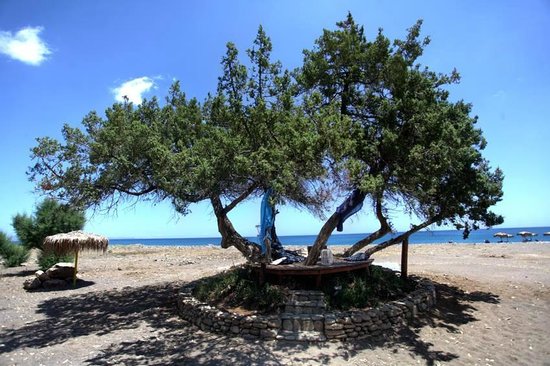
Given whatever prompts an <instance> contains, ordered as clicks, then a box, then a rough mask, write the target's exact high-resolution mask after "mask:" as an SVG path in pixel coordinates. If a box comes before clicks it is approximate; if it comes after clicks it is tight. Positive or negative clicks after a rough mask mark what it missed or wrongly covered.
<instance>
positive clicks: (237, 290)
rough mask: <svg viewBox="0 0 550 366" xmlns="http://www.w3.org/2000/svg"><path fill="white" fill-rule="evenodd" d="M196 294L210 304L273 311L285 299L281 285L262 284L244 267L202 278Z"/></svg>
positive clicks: (195, 290) (195, 291) (194, 292)
mask: <svg viewBox="0 0 550 366" xmlns="http://www.w3.org/2000/svg"><path fill="white" fill-rule="evenodd" d="M193 296H195V297H196V298H197V299H199V300H201V301H204V302H208V303H210V304H215V305H221V306H227V307H238V306H240V307H243V308H245V309H250V310H261V311H273V310H275V309H277V308H279V307H280V306H282V305H283V300H284V292H283V290H282V289H281V287H278V286H274V285H269V284H265V285H264V286H259V285H258V284H257V282H256V279H255V278H254V276H253V275H252V273H251V271H250V270H249V269H246V268H242V267H239V268H236V269H232V270H230V271H227V272H223V273H221V274H219V275H216V276H213V277H209V278H207V279H204V280H202V281H200V282H199V283H198V284H197V286H196V287H195V289H194V290H193Z"/></svg>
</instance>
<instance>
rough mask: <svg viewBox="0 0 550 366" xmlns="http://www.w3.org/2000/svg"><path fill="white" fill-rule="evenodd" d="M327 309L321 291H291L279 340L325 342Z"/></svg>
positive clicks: (278, 336) (283, 316)
mask: <svg viewBox="0 0 550 366" xmlns="http://www.w3.org/2000/svg"><path fill="white" fill-rule="evenodd" d="M326 308H327V304H326V302H325V294H324V293H323V292H321V291H291V293H290V296H289V298H288V300H287V301H286V303H285V312H284V313H282V314H281V320H282V329H281V330H280V331H279V334H278V335H277V339H284V340H287V341H324V340H326V338H325V336H324V335H323V330H324V325H323V324H324V316H323V314H324V313H325V311H326Z"/></svg>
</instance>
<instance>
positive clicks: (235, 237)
mask: <svg viewBox="0 0 550 366" xmlns="http://www.w3.org/2000/svg"><path fill="white" fill-rule="evenodd" d="M210 202H211V203H212V207H213V208H214V214H215V215H216V218H217V221H218V231H219V233H220V234H221V236H222V242H221V247H222V248H224V249H227V248H229V247H231V246H233V247H235V248H237V250H238V251H239V252H241V253H242V255H243V256H244V257H245V258H246V260H247V261H249V262H254V263H257V262H260V260H261V251H260V249H259V248H258V246H257V245H256V244H254V243H252V242H251V241H249V240H247V239H246V238H244V237H242V236H241V235H240V234H239V233H238V232H237V231H236V230H235V228H234V227H233V224H232V223H231V220H229V218H228V217H227V214H226V213H225V210H224V208H223V205H222V202H221V199H220V197H218V196H212V197H211V198H210Z"/></svg>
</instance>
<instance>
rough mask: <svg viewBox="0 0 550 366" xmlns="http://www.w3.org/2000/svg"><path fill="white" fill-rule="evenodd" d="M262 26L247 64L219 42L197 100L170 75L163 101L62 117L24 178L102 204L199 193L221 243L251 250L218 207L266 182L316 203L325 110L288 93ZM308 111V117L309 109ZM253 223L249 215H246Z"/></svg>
mask: <svg viewBox="0 0 550 366" xmlns="http://www.w3.org/2000/svg"><path fill="white" fill-rule="evenodd" d="M271 49H272V45H271V42H270V40H269V38H268V37H267V36H266V34H265V32H264V31H263V29H262V27H260V28H259V31H258V34H257V37H256V39H255V41H254V45H253V47H252V48H251V49H249V50H248V51H247V55H248V58H249V62H248V64H249V65H250V66H249V67H246V66H244V65H243V64H242V63H241V62H240V61H239V58H238V51H237V49H236V48H235V46H234V45H233V44H232V43H228V45H227V52H226V55H225V56H224V57H223V59H222V67H223V73H222V76H221V77H220V78H219V83H218V88H217V91H216V93H214V94H213V95H210V96H209V97H208V98H207V100H206V101H205V103H204V104H203V105H202V106H201V105H200V103H198V102H197V101H196V100H195V99H191V100H188V99H187V98H186V96H185V94H184V93H183V92H182V91H181V90H180V87H179V84H178V83H175V84H174V85H173V86H172V88H171V90H170V93H169V96H168V98H167V99H166V103H165V104H164V105H163V106H160V105H159V102H158V101H157V100H156V99H155V98H153V99H152V100H150V101H144V102H143V103H142V104H141V105H138V106H135V105H133V104H132V103H129V102H128V101H126V102H124V103H116V104H114V105H113V106H112V107H110V108H108V109H107V110H106V113H105V118H102V117H100V116H99V115H98V114H97V113H95V112H92V113H90V114H88V115H87V116H86V117H85V118H84V120H83V125H84V127H85V129H84V130H81V129H78V128H74V127H69V126H65V127H64V128H63V138H64V142H63V143H61V142H59V141H56V140H54V139H51V138H41V139H38V146H37V147H35V148H34V149H33V157H34V159H35V161H36V164H35V165H34V166H33V167H32V168H31V169H30V175H31V179H33V180H35V181H36V182H37V184H38V187H39V188H40V189H41V190H42V191H45V192H47V193H49V194H50V195H52V196H55V197H57V198H59V199H62V200H64V201H68V202H71V203H72V204H74V205H77V206H80V207H86V208H88V207H104V208H105V207H106V208H107V209H111V208H114V207H116V205H117V204H118V203H119V202H120V201H121V200H126V199H131V198H132V197H137V198H139V199H151V200H155V201H160V200H164V199H170V200H171V201H172V203H173V205H174V207H175V208H176V210H177V211H178V212H180V213H182V214H186V213H187V212H188V207H189V205H190V204H192V203H196V202H200V201H203V200H207V201H209V202H210V203H211V205H212V208H213V211H214V214H215V215H216V218H217V224H218V230H219V232H220V234H221V235H222V243H221V245H222V247H224V248H227V247H230V246H235V247H236V248H237V249H238V250H239V251H241V252H242V253H243V255H244V256H245V257H246V258H247V259H248V260H251V261H258V260H260V259H261V256H260V251H259V249H258V247H257V245H255V244H254V243H252V242H249V241H248V240H247V239H246V238H244V237H242V236H241V235H240V234H239V233H238V232H237V231H236V230H235V228H234V227H233V224H232V223H231V220H230V218H229V216H228V214H229V213H230V212H231V211H232V210H233V209H234V208H235V207H236V206H237V205H238V204H239V203H241V202H243V201H244V200H246V199H248V198H250V197H255V196H257V195H260V194H262V193H263V192H264V191H265V190H267V189H272V190H273V191H274V192H276V194H275V195H274V197H275V198H274V199H275V200H276V201H278V202H281V203H291V204H295V205H298V206H301V207H304V208H307V209H309V210H311V211H312V212H314V213H319V212H321V211H322V206H323V204H324V203H325V202H326V194H327V192H325V191H324V190H323V185H322V178H323V177H324V175H325V168H324V166H323V157H324V149H325V145H326V143H325V142H324V140H323V138H322V136H323V135H322V134H320V133H319V131H320V130H323V129H324V127H323V125H324V123H325V122H324V121H325V120H326V118H325V116H326V113H325V112H324V111H315V110H313V111H309V112H310V113H311V114H310V115H308V114H307V111H306V109H305V107H306V106H307V105H304V106H298V105H296V104H295V102H294V98H293V96H294V94H295V90H294V89H295V86H294V83H293V80H292V78H291V75H290V73H289V72H288V71H284V70H282V67H281V65H280V63H279V62H272V61H271V60H270V56H271ZM312 116H314V117H315V118H314V119H315V122H313V123H312V119H311V118H310V117H312ZM252 224H253V223H251V225H252Z"/></svg>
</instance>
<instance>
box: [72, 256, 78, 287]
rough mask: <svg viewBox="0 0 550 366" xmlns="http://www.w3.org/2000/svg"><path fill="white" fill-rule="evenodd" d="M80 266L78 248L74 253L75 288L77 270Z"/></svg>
mask: <svg viewBox="0 0 550 366" xmlns="http://www.w3.org/2000/svg"><path fill="white" fill-rule="evenodd" d="M77 268H78V250H77V251H76V253H75V255H74V273H73V288H75V287H76V271H77Z"/></svg>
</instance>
